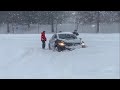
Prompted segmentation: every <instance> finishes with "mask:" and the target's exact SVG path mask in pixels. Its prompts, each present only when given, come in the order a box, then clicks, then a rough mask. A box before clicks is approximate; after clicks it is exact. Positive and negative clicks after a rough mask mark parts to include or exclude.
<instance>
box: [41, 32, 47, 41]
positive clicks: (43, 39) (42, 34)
mask: <svg viewBox="0 0 120 90" xmlns="http://www.w3.org/2000/svg"><path fill="white" fill-rule="evenodd" d="M41 41H46V36H45V33H44V32H42V33H41Z"/></svg>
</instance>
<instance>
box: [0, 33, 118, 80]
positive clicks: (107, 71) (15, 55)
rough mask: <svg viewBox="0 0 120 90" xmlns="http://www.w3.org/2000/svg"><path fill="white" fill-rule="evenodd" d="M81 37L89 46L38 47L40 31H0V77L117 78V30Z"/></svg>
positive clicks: (82, 35) (48, 35) (81, 35)
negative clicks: (68, 47) (71, 49)
mask: <svg viewBox="0 0 120 90" xmlns="http://www.w3.org/2000/svg"><path fill="white" fill-rule="evenodd" d="M51 35H52V34H47V35H46V36H47V39H48V40H49V38H50V37H51ZM80 37H82V38H83V40H84V41H85V43H86V44H87V45H88V48H80V49H76V50H74V51H65V52H55V51H50V50H48V45H47V44H46V45H47V46H46V49H45V50H42V49H41V42H40V35H39V34H15V35H12V34H8V35H7V34H1V35H0V78H7V79H8V78H10V79H11V78H13V79H16V78H17V79H19V78H22V79H31V78H32V79H41V78H42V79H51V78H52V79H68V78H69V79H91V78H92V79H109V78H110V79H118V78H119V79H120V76H119V75H120V69H119V68H120V61H119V59H120V57H119V54H120V52H119V50H120V47H119V46H120V43H119V34H84V33H82V34H80ZM47 43H48V41H47Z"/></svg>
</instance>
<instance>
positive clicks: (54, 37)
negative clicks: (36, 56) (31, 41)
mask: <svg viewBox="0 0 120 90" xmlns="http://www.w3.org/2000/svg"><path fill="white" fill-rule="evenodd" d="M56 39H57V35H56V34H54V35H53V36H52V38H51V40H50V46H51V47H52V48H54V45H55V41H56Z"/></svg>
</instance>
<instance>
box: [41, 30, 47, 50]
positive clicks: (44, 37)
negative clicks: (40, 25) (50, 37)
mask: <svg viewBox="0 0 120 90" xmlns="http://www.w3.org/2000/svg"><path fill="white" fill-rule="evenodd" d="M41 41H42V48H43V49H45V45H46V44H45V42H46V41H47V39H46V36H45V31H43V32H42V33H41Z"/></svg>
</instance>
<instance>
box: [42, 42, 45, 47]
mask: <svg viewBox="0 0 120 90" xmlns="http://www.w3.org/2000/svg"><path fill="white" fill-rule="evenodd" d="M42 48H43V49H45V41H44V40H43V41H42Z"/></svg>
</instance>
